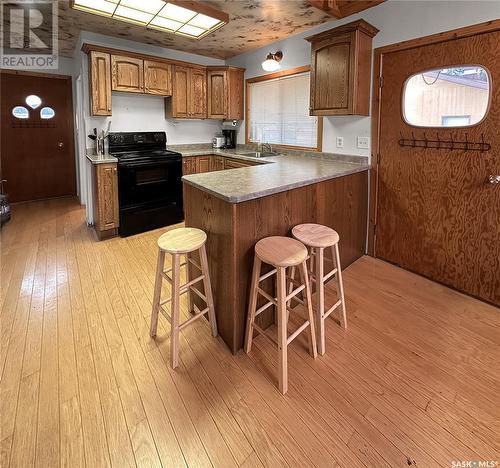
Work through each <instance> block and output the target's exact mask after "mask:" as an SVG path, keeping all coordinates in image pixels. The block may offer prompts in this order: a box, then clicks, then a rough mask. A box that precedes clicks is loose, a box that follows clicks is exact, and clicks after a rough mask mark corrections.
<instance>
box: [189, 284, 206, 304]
mask: <svg viewBox="0 0 500 468" xmlns="http://www.w3.org/2000/svg"><path fill="white" fill-rule="evenodd" d="M191 291H193V292H195V293H196V294H197V295H198V297H199V298H201V299H203V300H204V301H205V304H206V303H207V296H205V295H204V294H203V293H202V292H201V291H200V290H199V289H197V288H195V287H194V286H191Z"/></svg>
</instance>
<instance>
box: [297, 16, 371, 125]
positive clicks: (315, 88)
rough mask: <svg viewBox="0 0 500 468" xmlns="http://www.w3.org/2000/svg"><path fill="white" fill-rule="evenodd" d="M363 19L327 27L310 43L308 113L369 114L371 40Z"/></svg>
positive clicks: (311, 39)
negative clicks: (332, 27) (328, 28)
mask: <svg viewBox="0 0 500 468" xmlns="http://www.w3.org/2000/svg"><path fill="white" fill-rule="evenodd" d="M377 33H378V29H377V28H375V27H374V26H372V25H371V24H369V23H367V22H366V21H364V20H358V21H354V22H352V23H348V24H345V25H343V26H339V27H338V28H334V29H330V30H328V31H324V32H322V33H319V34H316V35H314V36H311V37H307V38H306V39H307V40H308V41H309V42H311V94H310V108H309V113H310V114H311V115H369V113H370V73H371V55H372V39H373V37H374V36H375V35H376V34H377Z"/></svg>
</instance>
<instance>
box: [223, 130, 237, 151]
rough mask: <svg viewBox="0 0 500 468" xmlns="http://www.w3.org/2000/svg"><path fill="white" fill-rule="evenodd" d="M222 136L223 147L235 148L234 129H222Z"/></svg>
mask: <svg viewBox="0 0 500 468" xmlns="http://www.w3.org/2000/svg"><path fill="white" fill-rule="evenodd" d="M222 136H223V137H224V146H223V148H226V149H231V148H236V130H222Z"/></svg>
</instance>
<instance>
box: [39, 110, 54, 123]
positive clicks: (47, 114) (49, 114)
mask: <svg viewBox="0 0 500 468" xmlns="http://www.w3.org/2000/svg"><path fill="white" fill-rule="evenodd" d="M55 115H56V112H55V110H54V109H52V107H42V108H41V109H40V118H41V119H43V120H48V119H52V118H53V117H54V116H55Z"/></svg>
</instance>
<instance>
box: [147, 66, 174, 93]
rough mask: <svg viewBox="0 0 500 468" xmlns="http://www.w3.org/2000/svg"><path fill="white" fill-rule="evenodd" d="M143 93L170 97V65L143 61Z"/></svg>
mask: <svg viewBox="0 0 500 468" xmlns="http://www.w3.org/2000/svg"><path fill="white" fill-rule="evenodd" d="M144 91H145V92H146V93H147V94H159V95H161V96H171V95H172V65H170V64H168V63H162V62H153V61H151V60H144Z"/></svg>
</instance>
